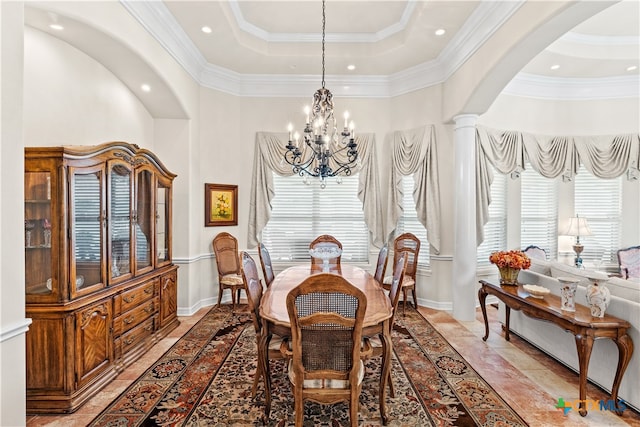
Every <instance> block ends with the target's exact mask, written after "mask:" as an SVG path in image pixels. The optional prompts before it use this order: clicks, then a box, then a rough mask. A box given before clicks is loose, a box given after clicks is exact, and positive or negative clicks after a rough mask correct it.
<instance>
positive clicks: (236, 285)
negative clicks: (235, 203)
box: [213, 232, 245, 310]
mask: <svg viewBox="0 0 640 427" xmlns="http://www.w3.org/2000/svg"><path fill="white" fill-rule="evenodd" d="M213 252H214V254H215V256H216V266H217V267H218V306H220V303H221V302H222V293H223V292H224V290H225V289H229V290H231V301H232V310H235V308H236V294H237V301H238V303H239V302H240V291H241V290H244V288H245V285H244V280H243V279H242V272H241V268H240V262H239V260H238V240H237V239H236V238H235V237H233V236H232V235H231V234H229V233H227V232H222V233H219V234H218V235H217V236H216V237H214V238H213Z"/></svg>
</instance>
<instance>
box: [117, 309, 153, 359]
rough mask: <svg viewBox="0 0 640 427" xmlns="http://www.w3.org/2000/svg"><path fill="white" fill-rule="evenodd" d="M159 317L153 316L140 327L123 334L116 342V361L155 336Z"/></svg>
mask: <svg viewBox="0 0 640 427" xmlns="http://www.w3.org/2000/svg"><path fill="white" fill-rule="evenodd" d="M157 319H158V316H157V315H156V316H153V317H151V318H150V319H147V320H145V321H144V322H143V323H141V324H140V325H138V326H136V327H135V328H133V329H131V330H130V331H129V332H126V333H124V334H122V336H121V337H120V338H117V339H116V340H115V350H116V351H115V352H116V359H118V358H120V357H122V356H123V355H124V354H126V353H127V352H128V351H130V350H131V349H133V348H135V347H136V346H137V345H138V344H140V343H142V342H143V341H144V340H145V339H147V338H148V337H150V336H151V334H153V331H154V329H155V324H156V321H157Z"/></svg>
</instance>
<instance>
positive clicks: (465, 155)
mask: <svg viewBox="0 0 640 427" xmlns="http://www.w3.org/2000/svg"><path fill="white" fill-rule="evenodd" d="M453 120H454V121H455V128H454V129H455V133H454V139H455V161H454V163H455V166H454V172H455V178H454V189H455V191H454V192H455V201H454V203H455V204H454V215H455V216H454V246H453V263H452V265H453V273H452V275H451V278H452V281H453V289H452V299H453V317H454V318H455V319H457V320H462V321H472V320H474V319H475V314H476V301H477V299H478V297H477V292H476V282H477V280H476V267H477V262H476V248H477V247H476V122H477V120H478V115H476V114H462V115H459V116H455V117H454V118H453Z"/></svg>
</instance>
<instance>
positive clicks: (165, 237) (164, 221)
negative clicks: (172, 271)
mask: <svg viewBox="0 0 640 427" xmlns="http://www.w3.org/2000/svg"><path fill="white" fill-rule="evenodd" d="M169 188H170V187H169V185H168V184H165V183H163V182H162V181H161V180H160V179H159V180H158V188H157V190H156V244H157V247H156V263H157V265H162V264H163V263H166V262H170V261H171V253H170V243H171V241H170V235H169V227H170V224H169V221H170V215H169V214H170V211H169V209H170V205H169V202H170V199H169Z"/></svg>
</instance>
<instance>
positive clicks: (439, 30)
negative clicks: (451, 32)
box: [435, 28, 447, 36]
mask: <svg viewBox="0 0 640 427" xmlns="http://www.w3.org/2000/svg"><path fill="white" fill-rule="evenodd" d="M446 32H447V30H445V29H444V28H438V29H437V30H436V31H435V34H436V36H442V35H444V33H446Z"/></svg>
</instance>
